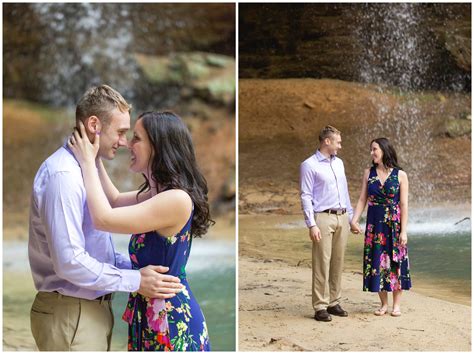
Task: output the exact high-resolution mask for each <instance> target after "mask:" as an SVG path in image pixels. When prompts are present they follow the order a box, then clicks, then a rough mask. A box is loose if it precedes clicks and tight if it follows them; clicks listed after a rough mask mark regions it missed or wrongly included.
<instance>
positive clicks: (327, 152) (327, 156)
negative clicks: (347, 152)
mask: <svg viewBox="0 0 474 354" xmlns="http://www.w3.org/2000/svg"><path fill="white" fill-rule="evenodd" d="M318 150H319V152H320V153H321V154H322V155H323V156H324V157H326V158H327V159H331V157H332V155H331V154H330V153H329V151H327V150H326V149H325V148H321V147H320V148H319V149H318Z"/></svg>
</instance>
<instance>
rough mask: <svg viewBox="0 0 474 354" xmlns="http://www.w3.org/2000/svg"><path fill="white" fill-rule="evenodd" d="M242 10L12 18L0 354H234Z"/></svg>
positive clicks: (7, 51)
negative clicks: (238, 26)
mask: <svg viewBox="0 0 474 354" xmlns="http://www.w3.org/2000/svg"><path fill="white" fill-rule="evenodd" d="M235 35H236V33H235V4H230V3H223V4H219V3H212V4H198V3H195V4H153V3H144V4H139V3H138V4H130V3H119V4H117V3H115V4H114V3H104V4H100V3H84V4H80V3H62V4H60V3H57V4H53V3H34V4H33V3H21V4H18V3H9V4H3V58H4V61H3V63H4V65H3V82H4V85H3V350H4V351H38V350H39V351H235V350H236V337H235V336H236V301H235V297H236V293H235V289H236V283H235V282H236V277H235V265H236V254H235V249H236V232H235V221H236V216H235V197H236V189H235V188H236V187H235V186H236V182H235V178H236V170H235V166H236V161H235V154H236V146H235V144H236V139H235V133H236V132H235V101H236V100H235V94H236V89H235V86H236V83H235V74H236V62H235V45H236V44H235Z"/></svg>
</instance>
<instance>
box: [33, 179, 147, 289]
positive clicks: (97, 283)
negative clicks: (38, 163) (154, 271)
mask: <svg viewBox="0 0 474 354" xmlns="http://www.w3.org/2000/svg"><path fill="white" fill-rule="evenodd" d="M43 198H44V199H43V208H42V209H41V210H42V211H41V213H42V214H41V218H42V219H43V223H44V225H45V231H46V238H47V241H48V248H49V252H50V255H51V259H52V262H53V267H54V270H55V272H56V274H57V275H58V276H59V277H60V278H63V279H65V280H67V281H69V282H71V283H73V284H75V285H77V286H79V287H81V288H87V289H91V290H101V291H110V292H114V291H124V292H131V291H136V290H138V288H139V286H140V273H139V272H137V271H136V270H130V267H128V270H127V269H119V268H118V267H116V266H114V265H112V264H108V263H102V262H99V261H98V260H97V259H95V258H93V257H91V256H90V255H89V254H88V252H87V251H86V249H85V239H84V233H83V230H82V221H83V218H84V215H83V213H84V208H83V207H84V204H85V191H84V189H83V188H82V187H81V185H80V181H78V180H77V177H76V176H74V175H73V174H71V173H69V172H59V173H56V174H55V175H53V176H51V178H50V180H49V181H48V185H47V186H46V189H45V193H44V194H43Z"/></svg>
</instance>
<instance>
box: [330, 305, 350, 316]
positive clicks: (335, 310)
mask: <svg viewBox="0 0 474 354" xmlns="http://www.w3.org/2000/svg"><path fill="white" fill-rule="evenodd" d="M328 313H330V314H331V315H334V316H340V317H347V316H348V313H347V311H344V309H343V308H342V307H341V306H340V305H339V304H337V305H336V306H331V307H328Z"/></svg>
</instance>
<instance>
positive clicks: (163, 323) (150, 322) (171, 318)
mask: <svg viewBox="0 0 474 354" xmlns="http://www.w3.org/2000/svg"><path fill="white" fill-rule="evenodd" d="M191 221H192V214H191V217H190V219H189V220H188V222H187V224H186V225H185V226H184V228H183V229H182V230H181V231H180V232H179V233H178V234H176V235H175V236H173V237H163V236H161V235H159V234H158V233H157V232H148V233H146V234H141V235H132V238H131V240H130V244H129V253H130V259H131V261H132V267H133V269H140V268H142V267H145V266H147V265H150V264H153V265H158V264H160V265H166V266H167V267H169V268H170V270H169V272H168V274H171V275H174V276H177V277H179V278H180V280H181V284H182V285H184V290H183V291H182V292H181V293H179V294H177V295H176V296H175V297H173V298H171V299H167V300H162V299H151V298H147V297H144V296H142V295H140V294H138V293H136V292H135V293H131V294H130V296H129V301H128V303H127V307H126V309H125V312H124V314H123V316H122V319H123V320H124V321H126V322H127V323H128V324H129V330H128V350H129V351H209V350H210V349H211V348H210V343H209V335H208V331H207V325H206V321H205V319H204V315H203V314H202V312H201V309H200V307H199V305H198V303H197V302H196V299H195V298H194V296H193V294H192V292H191V289H190V288H189V284H188V282H187V280H186V263H187V260H188V257H189V250H190V249H191V242H192V237H191Z"/></svg>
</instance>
